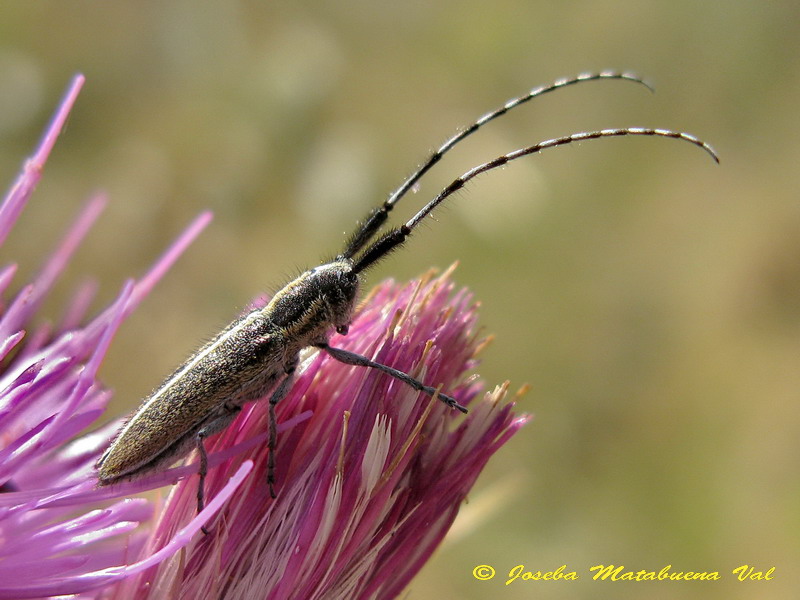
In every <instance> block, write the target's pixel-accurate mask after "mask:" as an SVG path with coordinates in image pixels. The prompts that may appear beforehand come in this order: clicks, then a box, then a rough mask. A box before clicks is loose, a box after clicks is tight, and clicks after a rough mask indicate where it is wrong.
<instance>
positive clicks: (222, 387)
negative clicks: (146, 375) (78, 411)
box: [98, 311, 285, 484]
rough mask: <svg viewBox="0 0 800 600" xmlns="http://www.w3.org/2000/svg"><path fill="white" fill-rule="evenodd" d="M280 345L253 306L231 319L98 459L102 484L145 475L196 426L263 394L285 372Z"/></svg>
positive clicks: (178, 452) (168, 458) (182, 449)
mask: <svg viewBox="0 0 800 600" xmlns="http://www.w3.org/2000/svg"><path fill="white" fill-rule="evenodd" d="M284 354H285V353H284V344H283V340H282V338H281V337H280V336H276V335H274V334H271V333H270V326H269V323H268V322H267V321H265V319H264V318H263V316H262V315H260V314H259V311H253V312H252V313H250V314H249V315H247V316H245V317H243V318H241V319H239V320H237V321H234V322H233V323H232V324H231V325H230V326H229V327H227V328H226V329H225V330H223V331H222V332H221V333H220V334H219V335H218V336H217V337H216V338H215V339H213V340H212V341H211V342H209V343H208V344H206V345H205V346H204V347H203V348H201V349H200V350H199V351H198V352H197V353H195V354H194V355H193V356H192V358H191V359H189V360H188V361H187V362H186V363H184V364H183V365H181V366H180V367H179V368H178V369H177V370H176V371H175V372H174V373H173V374H172V375H170V376H169V377H168V378H167V379H166V380H165V381H164V383H162V384H161V386H160V387H159V388H158V389H156V391H155V392H153V394H152V395H150V396H149V397H148V398H147V399H145V401H144V402H143V404H142V406H141V408H140V409H139V410H138V411H137V413H136V414H135V415H134V417H133V418H132V419H131V420H130V421H128V423H127V424H126V425H125V426H124V427H123V428H122V430H121V431H120V433H119V435H118V436H117V438H116V439H115V440H114V442H113V443H112V445H111V447H110V448H109V449H108V451H107V452H106V454H105V455H104V456H103V458H101V459H100V462H99V463H98V478H99V480H100V483H101V484H108V483H112V482H114V481H116V480H119V479H125V478H130V477H134V476H137V475H143V474H144V473H146V472H148V471H150V470H152V469H154V468H155V466H156V465H162V464H163V463H165V462H169V463H172V462H174V461H176V460H178V459H179V458H181V457H182V456H183V455H185V454H186V453H187V452H188V451H189V450H190V449H191V447H192V443H193V439H191V438H193V436H194V435H195V433H196V432H197V430H199V428H200V427H201V426H202V425H203V424H205V423H207V422H209V421H212V420H214V419H215V418H217V417H218V416H220V415H221V414H223V413H224V412H225V411H226V409H225V406H226V404H227V405H228V406H230V405H235V406H239V405H241V404H244V403H245V402H247V401H250V400H256V399H258V398H260V397H262V396H264V395H266V394H267V393H268V392H269V391H270V389H271V388H273V387H274V386H275V383H276V382H277V380H278V379H279V378H281V377H282V376H283V374H284V366H283V365H284V361H285V359H284Z"/></svg>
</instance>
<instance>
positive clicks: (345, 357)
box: [316, 343, 467, 413]
mask: <svg viewBox="0 0 800 600" xmlns="http://www.w3.org/2000/svg"><path fill="white" fill-rule="evenodd" d="M316 346H317V348H321V349H322V350H325V352H327V353H328V354H330V355H331V356H332V357H333V358H335V359H336V360H338V361H339V362H343V363H344V364H346V365H354V366H357V367H370V368H372V369H378V370H379V371H382V372H383V373H386V374H387V375H391V376H392V377H394V378H395V379H399V380H400V381H402V382H403V383H405V384H408V385H410V386H411V387H412V388H414V389H415V390H417V391H419V392H425V393H426V394H428V396H434V395H435V394H437V393H436V388H432V387H430V386H427V385H424V384H423V383H422V382H421V381H418V380H416V379H414V378H413V377H411V375H409V374H408V373H403V372H402V371H398V370H397V369H393V368H392V367H388V366H386V365H383V364H381V363H377V362H375V361H374V360H370V359H369V358H367V357H366V356H362V355H361V354H356V353H355V352H349V351H347V350H342V349H341V348H331V347H330V346H329V345H328V344H325V343H322V344H316ZM437 396H438V398H439V400H441V401H442V402H444V403H445V404H447V406H449V407H450V408H456V409H458V410H460V411H461V412H463V413H466V412H467V409H466V407H464V406H462V405H460V404H459V403H458V402H457V401H456V399H455V398H452V397H450V396H447V395H446V394H442V393H441V392H440V393H438V394H437Z"/></svg>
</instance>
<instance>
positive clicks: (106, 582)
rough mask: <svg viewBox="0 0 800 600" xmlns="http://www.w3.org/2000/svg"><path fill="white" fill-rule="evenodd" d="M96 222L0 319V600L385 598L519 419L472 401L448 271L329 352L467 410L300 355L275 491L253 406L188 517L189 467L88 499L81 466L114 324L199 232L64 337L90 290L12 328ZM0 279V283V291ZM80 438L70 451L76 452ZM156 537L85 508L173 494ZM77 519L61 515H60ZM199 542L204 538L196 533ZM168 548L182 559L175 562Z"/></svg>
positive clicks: (469, 357) (213, 441) (212, 448)
mask: <svg viewBox="0 0 800 600" xmlns="http://www.w3.org/2000/svg"><path fill="white" fill-rule="evenodd" d="M82 83H83V78H82V77H80V76H78V77H76V78H75V80H74V81H73V83H72V85H71V87H70V89H69V91H68V93H67V95H66V97H65V99H64V101H63V103H62V105H61V107H60V108H59V110H58V111H57V113H56V115H55V117H54V119H53V122H52V123H51V125H50V126H49V128H48V129H47V131H46V133H45V136H44V138H43V140H42V143H41V145H40V148H39V149H38V150H37V152H36V153H35V154H34V156H33V157H32V158H31V159H29V160H28V161H27V163H26V165H25V167H24V169H23V171H22V173H21V175H20V176H19V178H18V180H17V182H16V183H15V184H14V186H13V187H12V189H11V191H10V192H9V194H8V196H7V197H6V200H5V202H4V204H3V205H2V207H0V242H2V240H4V239H5V236H6V235H7V234H8V231H10V229H11V227H12V226H13V224H14V221H15V220H16V218H17V217H18V215H19V214H20V212H21V210H22V208H23V207H24V205H25V202H26V201H27V200H28V198H29V197H30V195H31V193H32V191H33V189H34V187H35V185H36V183H37V182H38V179H39V177H40V176H41V170H42V168H43V166H44V162H45V160H46V158H47V156H48V154H49V152H50V150H51V149H52V147H53V143H54V142H55V139H56V137H57V135H58V133H59V132H60V130H61V128H62V126H63V123H64V121H65V119H66V116H67V114H68V113H69V111H70V109H71V106H72V104H73V102H74V100H75V98H76V96H77V94H78V91H79V90H80V87H81V85H82ZM101 208H102V199H99V198H98V199H94V200H92V201H90V202H89V204H88V205H87V207H86V208H85V209H84V210H83V212H82V213H81V215H80V216H79V218H78V220H77V221H76V223H75V224H74V225H73V227H72V228H71V229H70V230H69V232H68V234H67V236H66V237H65V239H64V242H63V243H62V244H61V245H60V246H59V247H58V248H57V250H56V251H55V252H54V254H53V257H52V258H51V260H50V261H49V262H48V263H47V264H46V265H45V267H44V268H43V269H42V271H41V274H40V276H39V277H38V278H37V279H36V280H35V281H34V282H33V283H32V284H29V285H28V286H25V287H24V288H23V289H22V290H21V291H20V292H19V293H18V295H17V296H16V298H15V299H14V300H12V301H11V302H10V303H9V305H8V307H7V309H6V310H5V311H4V312H2V314H0V358H2V357H5V361H4V362H3V363H2V364H3V370H2V371H0V484H2V486H3V488H2V489H3V491H4V492H6V493H0V539H1V540H2V543H0V599H2V598H37V597H46V596H55V595H66V594H81V596H80V597H81V598H115V599H117V598H119V599H124V598H135V599H140V598H159V599H161V598H178V597H181V598H212V597H213V598H219V597H225V598H232V599H235V598H247V599H250V598H303V599H305V598H391V597H394V596H396V595H398V594H399V593H400V592H401V591H402V590H403V589H404V587H405V586H406V585H407V584H408V583H409V581H410V580H411V578H412V577H413V576H414V574H415V573H416V572H417V571H418V570H419V569H420V568H421V567H422V565H423V564H424V563H425V561H426V560H427V559H428V557H429V556H430V555H431V553H432V552H433V550H434V549H435V548H436V547H437V546H438V544H439V543H440V542H441V541H442V539H443V537H444V535H445V534H446V532H447V530H448V529H449V527H450V525H451V524H452V522H453V520H454V519H455V516H456V514H457V512H458V508H459V506H460V504H461V502H462V500H463V499H464V498H465V496H466V495H467V493H468V491H469V490H470V488H471V487H472V485H473V483H474V482H475V480H476V478H477V476H478V474H479V473H480V472H481V470H482V469H483V467H484V465H485V464H486V462H487V461H488V459H489V458H490V457H491V455H492V454H494V452H495V451H497V450H498V449H499V448H500V446H502V445H503V444H504V443H505V442H506V441H507V440H508V439H509V438H510V437H511V436H512V435H513V434H514V433H515V432H516V431H517V430H518V429H519V428H520V427H521V426H522V425H523V424H524V423H525V422H526V421H527V420H528V417H526V416H522V417H518V416H515V415H514V413H513V412H512V404H511V403H508V402H504V397H505V394H506V386H502V387H500V388H497V389H495V390H494V391H493V392H491V393H487V394H485V395H484V396H483V398H482V399H478V398H477V397H478V396H479V395H481V384H480V383H479V382H478V380H477V379H476V378H475V377H474V376H472V377H469V376H467V375H466V374H467V372H468V371H470V370H472V369H473V368H474V367H475V365H476V360H475V356H476V353H477V351H478V350H479V348H480V347H481V342H480V340H479V339H478V338H477V337H476V335H475V333H474V331H475V321H476V318H477V315H476V312H475V306H474V305H473V304H472V303H471V299H470V296H469V294H468V293H467V292H465V291H464V290H460V291H457V292H456V291H454V285H453V283H452V282H451V281H450V280H449V275H450V272H449V271H448V272H447V273H445V274H444V275H442V276H440V277H433V276H432V275H430V274H429V275H427V276H425V277H423V278H422V279H421V280H419V281H415V282H411V283H410V284H408V285H405V286H399V285H396V284H394V283H390V282H387V283H384V284H382V285H380V286H379V287H378V288H376V289H375V290H374V291H373V293H372V294H371V295H370V296H369V298H368V299H366V300H365V301H364V302H363V304H362V307H361V308H360V310H359V311H358V315H357V317H356V319H355V320H354V322H353V323H352V325H351V327H350V332H349V334H348V335H347V336H346V337H342V336H334V338H333V340H332V345H334V346H339V347H343V348H346V349H348V350H352V351H356V352H359V353H362V354H365V355H367V356H369V357H371V358H373V359H375V360H378V361H380V362H382V363H384V364H388V365H391V366H393V367H395V368H398V369H400V370H403V371H405V372H408V373H410V374H412V375H414V376H415V377H417V378H419V379H422V380H424V381H430V382H436V383H440V384H441V385H442V388H443V390H445V391H447V393H449V394H451V395H453V396H455V398H456V399H457V400H458V401H459V402H460V403H462V404H465V405H467V406H469V407H470V414H469V415H467V416H466V417H463V416H462V415H460V413H457V412H456V411H453V410H451V409H449V408H447V407H446V406H444V405H443V404H442V403H441V402H439V401H437V400H430V399H429V398H427V397H426V396H424V395H421V394H419V393H417V392H415V391H414V390H412V389H410V388H409V387H408V386H406V385H404V384H402V383H401V382H398V381H396V380H394V379H392V378H390V377H387V376H385V375H383V374H381V373H378V372H376V371H374V370H372V369H367V368H359V367H350V366H347V365H344V364H342V363H340V362H337V361H335V360H333V359H332V358H331V357H329V356H328V355H327V354H324V353H311V352H310V353H309V354H308V355H307V356H305V357H304V360H303V361H302V364H301V367H300V368H299V369H298V371H299V373H298V376H297V380H296V382H295V384H294V386H293V387H292V390H291V392H290V393H289V394H288V396H287V397H286V398H285V399H283V400H282V401H281V402H280V403H279V405H278V406H277V416H278V422H279V423H280V427H279V436H278V447H277V449H276V473H277V486H276V489H277V493H278V497H277V498H276V499H274V500H273V499H271V498H270V497H269V492H268V488H267V485H266V478H265V473H266V464H267V447H266V442H265V440H266V436H267V433H266V432H267V410H266V402H262V403H259V402H256V403H251V404H249V405H247V406H246V407H245V409H244V410H243V411H242V414H241V415H240V416H239V417H238V418H237V419H236V421H235V422H234V423H233V424H232V425H231V426H230V427H228V429H226V430H224V431H223V432H221V433H220V434H218V435H216V436H213V437H212V438H210V439H209V440H208V442H207V449H208V451H209V467H210V470H209V474H208V478H207V480H206V494H207V498H208V499H209V502H208V505H207V506H206V508H205V509H204V510H203V511H202V512H201V513H200V514H199V515H198V514H195V512H196V493H197V477H196V476H194V475H195V474H196V473H197V465H196V463H194V462H193V463H192V464H188V465H186V466H182V467H177V468H173V469H170V470H168V471H166V472H164V473H159V474H156V475H152V476H148V477H147V478H144V479H141V480H136V481H133V482H128V483H124V484H120V485H116V486H111V487H106V488H96V487H95V484H96V477H95V475H94V463H95V462H96V460H97V459H98V457H99V456H100V454H101V453H102V451H103V450H104V449H105V448H106V447H107V445H108V443H109V441H110V439H111V438H112V437H113V435H114V433H115V431H116V429H117V428H118V427H119V422H116V423H112V424H111V425H108V426H105V427H102V428H100V429H98V430H96V431H94V432H93V433H90V434H88V435H79V434H80V433H81V432H82V431H84V430H86V428H87V427H89V426H91V425H93V424H94V423H95V422H96V421H97V419H98V418H100V417H101V415H102V413H103V411H104V410H105V407H106V404H107V402H108V399H109V397H110V393H109V392H108V391H106V390H105V389H103V387H102V386H101V385H100V384H99V383H98V382H97V381H96V372H97V368H98V366H99V364H100V362H101V360H102V358H103V355H104V353H105V351H106V349H107V347H108V345H109V344H110V342H111V339H112V337H113V335H114V332H115V331H116V329H117V327H118V326H119V324H120V323H121V321H122V319H124V318H125V317H126V316H127V315H128V314H129V313H130V312H131V311H132V310H133V309H134V308H135V307H136V306H137V305H138V304H139V302H140V301H141V300H142V298H143V297H144V296H145V295H146V294H147V293H148V292H149V291H150V289H152V287H153V285H154V284H155V283H156V281H157V280H158V279H160V277H161V276H162V275H163V274H164V273H165V272H166V270H167V269H168V268H169V267H170V265H171V264H172V263H173V262H174V261H175V260H176V258H177V257H178V256H179V255H180V253H181V252H182V251H183V250H184V249H185V247H186V246H187V245H188V244H189V243H190V242H191V241H192V240H193V239H194V237H196V235H197V234H198V233H199V232H200V231H201V230H202V228H203V227H204V226H205V225H206V224H207V223H208V221H209V219H210V216H209V215H208V214H203V215H201V216H200V217H199V218H198V219H197V220H196V221H195V222H194V223H193V224H192V225H191V226H190V227H189V228H188V229H187V230H186V231H185V232H184V233H183V234H182V235H181V236H180V237H179V238H178V240H177V241H176V242H175V243H174V244H173V246H172V247H171V248H170V249H169V250H168V251H167V252H166V253H165V254H164V255H163V256H162V257H161V258H160V259H159V260H158V261H157V262H156V264H155V265H154V267H153V268H152V269H151V271H150V272H149V273H148V274H147V275H145V277H143V278H142V279H141V280H140V281H138V282H128V283H127V284H126V285H125V286H124V287H123V289H122V291H121V293H120V294H119V297H118V299H117V300H116V301H115V302H114V303H113V304H112V305H111V306H110V307H108V308H107V309H106V310H104V311H103V312H102V313H100V314H99V315H98V316H96V317H95V318H94V319H92V320H90V321H89V322H88V323H86V324H84V325H81V324H80V322H81V320H82V319H83V316H84V313H85V310H86V307H87V305H88V303H89V298H90V297H91V290H90V289H88V288H84V289H81V290H79V292H78V293H77V294H76V297H75V300H74V301H73V302H72V304H71V305H70V306H69V307H68V308H67V310H66V315H65V317H64V319H63V321H62V323H61V325H60V326H59V327H58V328H56V329H55V330H52V331H51V329H50V328H49V327H46V326H44V327H41V328H39V329H37V330H35V331H33V332H32V333H26V332H25V331H24V330H23V327H24V326H25V325H26V324H27V323H28V322H29V321H30V319H31V318H32V317H33V315H34V314H35V312H36V310H37V308H38V306H39V304H40V302H41V299H42V298H43V297H44V295H45V294H46V292H47V291H48V289H49V287H50V286H51V284H52V283H53V281H54V280H55V278H56V277H57V275H58V274H59V273H60V271H61V270H62V269H63V267H64V265H65V264H66V263H67V261H68V259H69V256H70V253H71V252H72V251H73V250H74V248H75V247H76V246H77V244H78V242H79V241H80V239H81V237H82V236H83V234H84V233H85V232H86V231H87V230H88V228H89V227H90V225H91V224H92V222H93V221H94V219H95V217H96V216H97V214H98V213H99V211H100V209H101ZM13 273H14V267H13V266H9V267H6V268H5V269H3V270H0V291H2V290H4V289H5V288H6V287H7V286H8V284H9V283H10V280H11V277H12V276H13ZM76 436H79V437H76ZM176 481H178V483H177V485H175V487H173V488H172V490H171V492H170V494H169V497H168V498H167V500H166V501H165V502H164V503H163V506H161V507H160V508H159V510H158V511H157V512H158V514H157V515H156V521H155V523H154V524H153V525H152V526H150V527H148V526H140V524H141V523H142V522H143V521H147V520H148V519H150V518H151V517H152V516H153V514H154V513H155V512H156V510H155V509H154V508H153V507H152V506H151V505H150V503H148V502H146V501H145V500H142V499H128V500H121V501H117V502H115V503H113V504H111V505H109V506H107V507H106V508H103V509H99V510H98V509H96V508H95V507H96V506H98V505H99V504H100V502H101V501H102V500H108V499H110V498H117V497H122V496H126V495H131V494H133V493H135V492H138V491H141V490H144V489H150V488H154V487H159V486H162V485H165V484H167V483H175V482H176ZM76 515H78V516H76ZM204 525H205V526H206V527H208V528H209V529H210V531H211V534H210V535H207V536H204V535H200V534H199V530H200V528H201V527H203V526H204ZM179 550H182V551H181V552H178V551H179Z"/></svg>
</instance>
